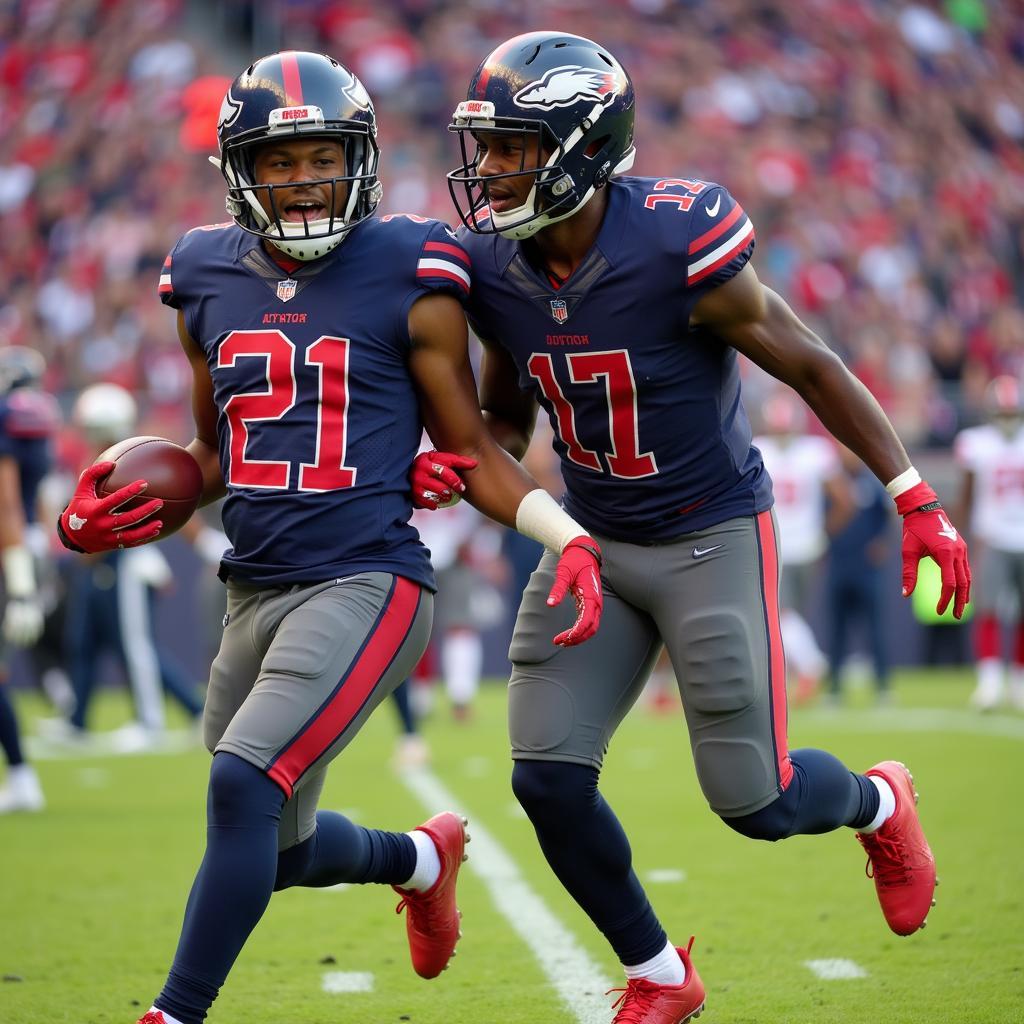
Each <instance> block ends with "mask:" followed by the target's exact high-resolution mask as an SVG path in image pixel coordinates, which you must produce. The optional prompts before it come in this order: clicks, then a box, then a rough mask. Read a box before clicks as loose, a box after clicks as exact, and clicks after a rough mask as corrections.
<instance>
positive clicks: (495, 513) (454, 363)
mask: <svg viewBox="0 0 1024 1024" xmlns="http://www.w3.org/2000/svg"><path fill="white" fill-rule="evenodd" d="M409 335H410V337H411V339H412V350H411V354H410V358H409V371H410V373H411V375H412V379H413V382H414V384H415V386H416V390H417V393H418V395H419V400H420V413H421V415H422V418H423V423H424V425H425V427H426V430H427V433H428V434H429V435H430V439H431V440H432V441H433V443H434V444H435V445H436V446H437V447H438V448H440V449H443V450H444V451H445V452H451V453H454V454H456V455H460V456H462V457H464V458H465V459H466V460H467V465H465V466H464V467H463V472H462V475H463V478H464V480H465V496H466V498H467V499H468V500H469V502H470V503H471V504H472V505H474V506H475V507H476V508H478V509H479V510H480V511H481V512H483V513H484V515H486V516H489V517H490V518H491V519H493V520H495V521H496V522H499V523H502V524H504V525H505V526H510V527H513V528H514V529H517V530H518V531H519V532H520V533H523V534H525V535H526V536H528V537H532V538H533V539H534V540H537V541H539V542H540V543H542V544H543V545H544V546H545V547H548V548H550V549H551V550H552V551H555V552H556V553H558V554H561V556H562V557H561V560H560V561H559V563H558V568H557V570H556V574H555V586H554V587H553V588H552V591H551V594H550V595H549V596H548V604H557V603H558V602H560V601H561V600H562V598H563V597H564V596H565V595H566V593H567V592H569V591H571V592H572V594H573V596H574V598H575V599H576V604H577V607H578V609H579V615H578V617H577V619H576V623H575V624H574V626H573V627H572V629H570V630H567V631H566V632H565V633H562V634H560V635H559V636H557V637H556V638H555V643H559V644H564V645H567V646H570V645H572V644H576V643H580V642H581V641H583V640H586V639H587V638H588V637H590V636H592V635H593V633H594V632H595V631H596V630H597V625H598V622H599V620H600V614H601V605H602V595H601V582H600V572H599V566H600V548H599V547H598V545H597V542H596V541H595V540H594V539H593V538H592V537H590V536H588V535H587V532H586V531H585V530H584V529H583V528H582V527H581V526H580V525H579V524H578V523H577V522H575V520H573V519H572V517H571V516H569V515H568V513H566V512H565V511H564V510H563V509H562V508H560V507H559V505H558V504H557V503H556V502H555V500H554V499H553V498H552V497H551V496H550V495H549V494H548V493H547V492H546V491H545V490H543V488H541V487H540V486H539V485H538V483H537V482H536V481H535V480H534V479H533V477H531V476H530V475H529V474H528V473H527V472H526V470H524V469H523V468H522V467H521V466H520V465H519V463H518V462H517V461H516V460H515V459H513V458H512V457H511V456H510V455H509V454H508V452H506V451H505V450H504V449H503V448H502V447H501V446H500V445H499V444H498V443H497V442H496V441H495V440H494V438H493V437H492V436H491V434H490V431H489V430H488V429H487V424H486V423H485V422H484V418H483V414H482V413H481V411H480V404H479V400H478V398H477V390H476V381H475V380H474V377H473V368H472V366H471V365H470V362H469V345H468V339H467V332H466V319H465V316H464V315H463V312H462V307H461V306H460V305H459V303H458V302H457V301H456V300H455V299H454V298H453V297H451V296H450V295H444V294H439V293H434V294H431V295H426V296H424V297H422V298H421V299H419V300H418V301H417V302H416V303H415V304H414V305H413V307H412V309H411V311H410V313H409ZM469 463H472V464H469Z"/></svg>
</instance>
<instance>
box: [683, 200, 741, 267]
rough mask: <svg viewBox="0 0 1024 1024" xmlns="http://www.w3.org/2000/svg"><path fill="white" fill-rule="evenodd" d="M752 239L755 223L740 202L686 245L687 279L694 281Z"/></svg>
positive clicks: (720, 264) (738, 250)
mask: <svg viewBox="0 0 1024 1024" xmlns="http://www.w3.org/2000/svg"><path fill="white" fill-rule="evenodd" d="M753 240H754V225H753V224H752V223H751V221H750V218H749V217H748V216H747V215H746V214H745V213H744V212H743V207H741V206H740V204H739V203H736V205H735V206H733V208H732V210H731V211H730V212H729V213H728V215H727V216H725V217H723V218H722V221H721V222H720V223H719V224H716V225H715V226H714V227H713V228H711V229H710V230H708V231H706V232H704V234H703V235H701V236H700V237H699V238H697V239H696V240H695V241H694V242H692V243H691V244H690V246H689V250H688V256H689V260H690V262H689V263H688V265H687V268H686V283H687V284H696V283H697V282H698V281H702V280H703V279H704V278H705V277H708V276H709V275H711V274H713V273H714V272H715V271H716V270H718V269H719V268H720V267H723V266H724V265H725V264H726V263H728V262H729V261H730V260H731V259H733V258H734V257H736V256H738V255H739V254H740V253H741V252H742V251H743V250H744V249H745V248H746V247H747V246H748V245H750V243H751V242H752V241H753Z"/></svg>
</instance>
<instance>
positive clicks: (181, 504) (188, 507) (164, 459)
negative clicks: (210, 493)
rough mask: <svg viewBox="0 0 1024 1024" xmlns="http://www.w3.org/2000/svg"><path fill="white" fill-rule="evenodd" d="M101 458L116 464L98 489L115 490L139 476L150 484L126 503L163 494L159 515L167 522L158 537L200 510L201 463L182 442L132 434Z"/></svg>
mask: <svg viewBox="0 0 1024 1024" xmlns="http://www.w3.org/2000/svg"><path fill="white" fill-rule="evenodd" d="M96 461H97V462H113V463H114V464H115V465H114V468H113V469H112V470H111V471H110V473H109V474H108V475H107V476H106V477H104V479H103V480H101V481H100V483H99V486H98V487H97V493H98V494H100V495H105V494H112V493H113V492H114V491H116V490H118V489H119V488H121V487H125V486H126V485H127V484H130V483H132V482H133V481H135V480H146V481H148V483H149V486H148V487H147V488H146V490H145V491H143V492H142V494H140V495H139V496H138V497H136V498H132V499H131V500H130V501H127V502H125V504H124V505H123V506H122V508H123V509H124V510H127V509H130V508H134V507H136V506H138V505H141V504H142V503H143V502H146V501H149V499H150V498H161V499H162V500H163V503H164V507H163V508H162V509H160V511H159V512H157V513H156V516H155V518H157V519H159V520H160V521H161V522H162V523H163V524H164V525H163V529H161V531H160V536H159V537H158V538H157V540H162V539H163V538H164V537H167V536H168V535H170V534H172V533H174V531H175V530H180V529H181V527H182V526H184V525H185V523H186V522H187V521H188V519H189V517H190V516H191V515H192V513H193V512H195V510H196V506H197V505H198V504H199V498H200V495H201V494H202V491H203V474H202V472H201V471H200V469H199V463H198V462H196V460H195V459H194V458H192V456H191V455H190V454H189V452H187V451H186V450H185V449H184V448H182V447H181V445H179V444H175V443H174V442H173V441H168V440H167V439H166V438H163V437H129V438H128V439H127V440H125V441H119V442H118V443H117V444H115V445H112V446H111V447H110V448H108V449H107V450H106V451H105V452H103V454H102V455H100V456H99V457H98V458H97V459H96Z"/></svg>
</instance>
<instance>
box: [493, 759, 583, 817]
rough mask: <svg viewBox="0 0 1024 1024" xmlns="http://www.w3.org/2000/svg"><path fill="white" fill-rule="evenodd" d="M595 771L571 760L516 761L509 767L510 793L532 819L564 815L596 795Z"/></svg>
mask: <svg viewBox="0 0 1024 1024" xmlns="http://www.w3.org/2000/svg"><path fill="white" fill-rule="evenodd" d="M597 779H598V770H597V769H596V768H594V767H593V766H591V765H588V764H575V763H573V762H571V761H516V762H515V764H514V765H513V768H512V792H513V793H515V795H516V799H517V800H518V801H519V803H520V804H521V805H522V808H523V810H524V811H526V813H527V814H528V815H529V816H530V817H531V818H533V817H534V816H535V815H543V814H553V815H558V814H565V813H569V811H570V810H571V809H573V808H578V807H580V806H586V805H589V803H590V802H591V801H592V800H593V799H594V798H595V797H596V795H597Z"/></svg>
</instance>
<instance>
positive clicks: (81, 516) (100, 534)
mask: <svg viewBox="0 0 1024 1024" xmlns="http://www.w3.org/2000/svg"><path fill="white" fill-rule="evenodd" d="M113 469H114V463H113V462H97V463H95V464H94V465H92V466H89V468H88V469H86V470H85V471H84V472H83V473H82V475H81V476H80V477H79V478H78V487H77V488H75V493H74V495H72V498H71V501H70V502H69V503H68V507H67V508H66V509H64V511H63V512H62V513H61V514H60V519H59V521H58V526H59V529H58V530H57V534H58V536H59V537H60V540H61V543H62V544H63V545H64V546H65V547H67V548H70V549H71V550H72V551H85V552H88V553H89V554H95V553H96V552H98V551H112V550H113V549H114V548H130V547H134V546H135V545H136V544H144V543H146V541H150V540H153V539H154V538H155V537H156V536H157V535H158V534H159V533H160V529H161V527H162V526H163V525H164V524H163V523H162V522H161V521H160V520H159V519H155V520H152V521H150V522H146V523H144V522H143V520H145V519H148V518H149V517H150V516H151V515H153V513H154V512H158V511H159V510H160V509H161V508H163V505H164V503H163V502H162V501H161V500H160V499H159V498H153V499H151V500H150V501H146V502H143V504H141V505H139V507H138V508H133V509H130V510H129V511H127V512H119V511H118V509H119V508H120V506H121V505H123V504H124V503H125V502H126V501H130V500H131V499H132V498H134V497H136V496H137V495H139V494H142V492H143V491H145V489H146V481H145V480H133V481H132V482H131V483H130V484H127V485H126V486H124V487H122V488H120V489H119V490H116V491H114V492H113V493H112V494H107V495H104V496H103V497H102V498H101V497H100V496H99V495H98V494H97V493H96V485H97V484H98V483H99V482H100V481H101V480H102V479H103V478H104V477H105V476H107V475H109V474H110V473H111V472H112V471H113ZM140 524H141V525H140Z"/></svg>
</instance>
